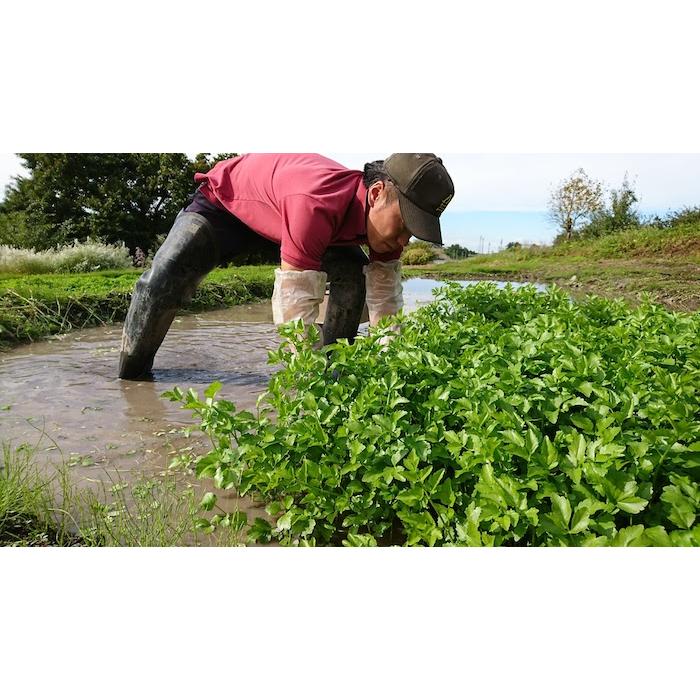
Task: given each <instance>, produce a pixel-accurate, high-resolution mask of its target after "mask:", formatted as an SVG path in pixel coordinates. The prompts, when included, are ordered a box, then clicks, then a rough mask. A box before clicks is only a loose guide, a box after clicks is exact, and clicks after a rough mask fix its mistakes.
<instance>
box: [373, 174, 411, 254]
mask: <svg viewBox="0 0 700 700" xmlns="http://www.w3.org/2000/svg"><path fill="white" fill-rule="evenodd" d="M388 193H389V192H388V188H387V186H386V185H385V184H384V183H383V182H375V183H374V184H373V185H372V186H371V187H370V188H369V191H368V193H367V201H368V204H369V213H368V215H367V241H368V243H369V247H370V248H371V249H372V250H373V251H375V252H376V253H393V252H395V251H400V250H403V249H404V248H405V247H406V245H407V244H408V241H409V240H410V239H411V234H410V233H409V231H408V229H407V228H406V226H405V224H404V222H403V218H402V217H401V210H400V208H399V200H398V199H394V200H392V201H387V200H388Z"/></svg>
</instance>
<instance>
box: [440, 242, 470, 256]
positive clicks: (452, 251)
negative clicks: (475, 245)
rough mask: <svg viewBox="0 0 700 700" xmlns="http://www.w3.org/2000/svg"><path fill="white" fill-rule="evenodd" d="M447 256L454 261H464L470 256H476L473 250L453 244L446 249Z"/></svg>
mask: <svg viewBox="0 0 700 700" xmlns="http://www.w3.org/2000/svg"><path fill="white" fill-rule="evenodd" d="M445 254H446V255H448V256H449V257H450V258H452V259H453V260H462V259H464V258H468V257H469V256H470V255H476V253H475V252H474V251H473V250H469V248H465V247H464V246H461V245H458V244H457V243H453V244H452V245H448V246H447V247H446V248H445Z"/></svg>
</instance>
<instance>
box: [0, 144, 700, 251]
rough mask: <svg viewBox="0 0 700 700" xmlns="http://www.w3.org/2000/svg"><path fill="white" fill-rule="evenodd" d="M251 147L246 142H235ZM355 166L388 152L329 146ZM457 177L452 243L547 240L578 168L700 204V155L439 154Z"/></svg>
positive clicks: (652, 202) (0, 182) (645, 202)
mask: <svg viewBox="0 0 700 700" xmlns="http://www.w3.org/2000/svg"><path fill="white" fill-rule="evenodd" d="M231 148H232V149H236V148H237V150H239V151H241V152H244V151H245V150H246V149H244V148H240V147H237V146H236V145H235V144H234V145H232V146H231ZM327 155H328V156H329V157H330V158H333V159H334V160H337V161H338V162H340V163H342V164H343V165H346V166H347V167H350V168H357V169H361V168H362V166H363V165H364V163H365V162H367V161H369V160H377V159H381V158H384V157H385V156H386V155H388V154H386V153H327ZM439 155H440V156H441V157H442V158H443V161H444V163H445V166H446V167H447V169H448V171H449V172H450V174H451V175H452V179H453V180H454V183H455V190H456V193H455V198H454V199H453V200H452V202H451V203H450V205H449V207H448V208H447V210H446V211H445V213H444V214H443V216H442V224H443V238H444V242H445V244H446V245H449V244H451V243H459V244H460V245H464V246H467V247H468V248H471V249H472V250H483V252H487V251H488V250H489V249H490V250H496V249H497V248H498V247H499V246H500V245H501V242H502V244H503V245H505V244H506V243H508V242H510V241H519V242H522V243H524V242H532V243H547V242H550V241H551V240H552V239H553V237H554V236H555V235H556V230H555V228H554V227H553V226H552V225H551V224H550V223H549V222H548V221H547V219H546V214H545V211H546V207H547V200H548V198H549V193H550V192H551V190H552V188H553V187H555V186H556V185H557V184H558V183H559V182H560V181H561V180H562V179H564V178H566V177H568V176H569V175H570V174H571V173H572V172H573V171H574V170H576V169H577V168H580V167H582V168H584V169H585V170H586V172H587V173H588V174H589V175H590V176H591V177H593V178H596V179H598V180H602V181H603V182H604V183H605V184H606V185H607V186H608V187H611V186H612V187H618V186H619V185H620V183H621V182H622V179H623V177H624V176H625V173H627V174H628V176H629V178H630V180H631V181H632V182H633V184H634V187H635V190H636V192H637V194H638V195H639V197H640V202H639V208H640V210H642V211H643V212H645V213H652V212H656V213H665V212H667V211H669V210H674V209H681V208H683V207H686V206H700V187H698V183H699V182H700V154H658V153H653V154H639V153H636V154H594V153H583V154H560V153H553V154H527V153H519V154H463V153H441V154H439ZM20 172H21V166H20V161H19V159H18V158H17V157H16V156H15V155H14V154H11V153H6V154H0V191H2V192H3V193H4V189H5V186H6V185H7V184H9V182H10V181H11V178H12V176H13V175H17V174H19V173H20Z"/></svg>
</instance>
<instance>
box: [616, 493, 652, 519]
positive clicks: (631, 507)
mask: <svg viewBox="0 0 700 700" xmlns="http://www.w3.org/2000/svg"><path fill="white" fill-rule="evenodd" d="M648 503H649V501H648V500H646V499H644V498H639V497H638V496H624V497H623V498H621V499H620V500H619V501H618V502H617V507H618V508H619V509H620V510H623V511H624V512H625V513H631V514H632V515H636V514H637V513H641V512H642V511H643V510H644V509H645V508H646V507H647V504H648Z"/></svg>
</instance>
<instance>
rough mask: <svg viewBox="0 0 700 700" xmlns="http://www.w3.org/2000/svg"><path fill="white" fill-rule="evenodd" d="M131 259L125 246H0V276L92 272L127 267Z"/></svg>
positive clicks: (91, 241)
mask: <svg viewBox="0 0 700 700" xmlns="http://www.w3.org/2000/svg"><path fill="white" fill-rule="evenodd" d="M133 263H134V260H133V258H132V257H131V255H130V254H129V250H128V248H127V247H126V246H125V245H123V244H122V245H107V244H106V243H100V242H99V241H94V240H90V239H88V240H87V241H86V242H85V243H79V242H78V241H74V242H73V243H72V244H70V245H64V246H58V247H56V248H54V249H52V250H40V251H35V250H33V249H29V250H27V249H25V248H15V247H13V246H7V245H0V273H7V274H21V275H36V274H46V273H51V272H96V271H97V270H119V269H124V268H129V267H131V266H132V265H133Z"/></svg>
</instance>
